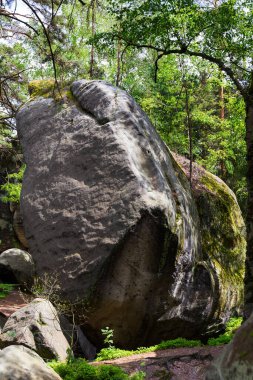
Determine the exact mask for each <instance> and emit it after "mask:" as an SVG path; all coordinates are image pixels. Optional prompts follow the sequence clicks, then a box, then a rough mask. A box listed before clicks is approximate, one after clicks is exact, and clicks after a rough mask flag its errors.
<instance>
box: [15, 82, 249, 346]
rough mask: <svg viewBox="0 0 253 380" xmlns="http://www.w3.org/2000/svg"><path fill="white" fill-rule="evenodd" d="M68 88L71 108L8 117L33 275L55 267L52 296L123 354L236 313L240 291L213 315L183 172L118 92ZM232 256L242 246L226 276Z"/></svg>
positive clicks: (37, 105)
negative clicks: (17, 144) (19, 155)
mask: <svg viewBox="0 0 253 380" xmlns="http://www.w3.org/2000/svg"><path fill="white" fill-rule="evenodd" d="M71 90H72V93H73V96H74V98H75V99H74V100H73V99H68V100H66V99H65V101H56V100H54V99H52V98H50V97H49V98H45V99H42V98H38V99H36V100H34V101H31V102H30V103H28V104H26V105H25V106H24V107H23V108H22V109H21V110H20V111H19V113H18V115H17V126H18V133H19V137H20V139H21V143H22V145H23V149H24V156H25V161H26V164H27V169H26V172H25V176H24V182H23V189H22V199H21V206H22V212H23V217H24V223H25V231H26V237H27V239H28V243H29V247H30V250H31V253H32V256H33V258H34V260H35V262H36V269H37V272H38V274H39V275H42V274H43V273H45V272H49V273H53V272H54V271H55V269H56V268H57V272H58V274H59V282H60V285H61V290H62V297H66V298H68V299H69V300H71V301H78V302H80V305H87V304H89V305H90V307H89V309H87V310H86V311H85V313H86V316H87V323H86V331H87V333H88V336H89V337H90V338H91V339H92V338H93V339H94V340H95V339H96V341H97V339H98V338H99V334H98V332H99V331H100V329H101V328H103V327H105V326H109V327H110V328H112V329H113V330H114V339H115V344H117V345H121V346H125V347H126V346H128V347H132V346H135V345H144V344H150V343H154V342H157V341H161V340H162V339H166V338H173V337H177V336H185V337H191V336H195V337H196V336H201V335H202V334H205V332H206V330H207V328H208V327H209V326H210V325H212V324H213V322H214V320H215V321H217V320H224V318H227V317H228V316H229V315H230V314H231V312H232V310H233V309H238V307H240V304H241V288H240V289H238V291H236V289H235V293H236V292H237V293H236V294H234V297H231V298H230V301H229V302H227V303H226V304H225V309H226V310H225V311H224V310H221V305H220V303H219V298H218V299H217V296H216V290H217V288H218V287H219V286H220V285H219V284H220V277H219V271H215V268H214V265H213V264H212V263H211V261H210V259H209V257H207V256H208V253H207V254H205V255H203V252H202V248H201V234H200V232H199V231H200V221H199V214H198V210H197V207H196V203H195V201H194V199H193V197H192V194H191V190H190V186H189V183H188V181H187V179H186V177H185V175H184V173H183V171H182V170H181V169H180V168H179V167H178V166H177V165H176V163H175V162H174V159H173V158H172V157H171V154H170V152H169V150H168V148H167V147H166V146H165V145H164V144H163V142H162V141H161V140H160V138H159V137H158V135H157V134H156V132H155V130H154V128H153V126H152V125H151V123H150V121H149V120H148V118H147V116H146V115H145V114H144V113H143V111H142V110H141V109H140V107H139V106H138V105H137V104H136V103H135V102H134V100H133V99H132V98H131V97H130V96H129V95H128V94H127V93H125V92H124V91H121V90H119V89H117V88H114V87H113V86H111V85H109V84H106V83H105V82H102V81H90V82H89V81H78V82H74V83H73V84H72V86H71ZM44 93H45V92H44ZM234 203H236V202H235V201H234ZM236 207H238V206H236ZM226 212H227V211H226V210H225V209H224V213H226ZM238 213H239V209H238ZM239 249H241V247H240V248H239V247H238V251H239ZM243 260H244V248H243V249H242V250H241V252H238V256H236V257H235V259H234V260H233V261H232V263H231V265H232V267H233V268H234V272H236V271H237V266H238V262H240V265H241V262H242V261H243ZM240 268H241V266H240ZM216 272H217V273H216ZM240 276H241V274H240ZM240 278H241V277H240ZM240 281H242V278H241V280H240ZM77 298H78V299H77ZM82 313H83V311H82ZM77 314H80V313H77ZM225 316H226V317H225Z"/></svg>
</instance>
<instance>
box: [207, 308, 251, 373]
mask: <svg viewBox="0 0 253 380" xmlns="http://www.w3.org/2000/svg"><path fill="white" fill-rule="evenodd" d="M252 331H253V314H251V316H250V317H249V319H247V321H246V322H244V324H243V325H242V326H241V327H240V328H239V330H238V331H237V332H236V334H235V336H234V338H233V340H232V342H230V343H229V344H228V345H227V346H226V347H225V348H224V350H223V352H222V353H221V355H220V356H219V357H218V358H217V359H216V360H215V361H214V362H213V363H212V365H211V367H210V368H209V370H208V372H207V374H206V377H205V379H206V380H231V379H233V380H242V379H243V380H251V379H253V351H252V347H253V333H252Z"/></svg>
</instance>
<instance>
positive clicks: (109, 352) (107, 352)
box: [96, 338, 201, 361]
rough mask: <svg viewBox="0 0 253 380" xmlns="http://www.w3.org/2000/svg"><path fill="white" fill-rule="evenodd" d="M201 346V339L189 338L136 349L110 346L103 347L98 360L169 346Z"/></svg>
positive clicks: (142, 352) (164, 348) (162, 348)
mask: <svg viewBox="0 0 253 380" xmlns="http://www.w3.org/2000/svg"><path fill="white" fill-rule="evenodd" d="M197 346H201V341H200V340H188V339H185V338H177V339H172V340H166V341H163V342H161V343H159V344H156V345H155V346H151V347H139V348H137V349H136V350H131V351H130V350H121V349H120V348H115V347H109V348H103V349H102V350H101V351H100V352H99V353H98V356H97V359H96V361H102V360H112V359H118V358H122V357H125V356H131V355H135V354H144V353H147V352H154V351H158V350H166V349H168V348H179V347H197Z"/></svg>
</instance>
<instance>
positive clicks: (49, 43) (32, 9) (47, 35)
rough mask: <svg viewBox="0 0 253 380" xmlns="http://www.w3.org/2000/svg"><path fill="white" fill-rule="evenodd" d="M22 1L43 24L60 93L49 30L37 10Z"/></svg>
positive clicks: (24, 0) (25, 0) (25, 1)
mask: <svg viewBox="0 0 253 380" xmlns="http://www.w3.org/2000/svg"><path fill="white" fill-rule="evenodd" d="M22 1H23V3H25V4H26V5H27V6H28V8H30V9H31V11H32V12H33V13H34V15H35V17H36V18H37V19H38V21H39V23H40V24H41V26H42V28H43V31H44V34H45V36H46V39H47V43H48V46H49V50H50V55H51V58H52V63H53V70H54V79H55V84H56V86H57V89H58V91H59V93H60V88H59V84H58V80H57V70H56V63H55V57H54V52H53V48H52V45H51V41H50V37H49V34H48V31H47V29H46V27H45V24H44V22H43V21H42V20H41V18H40V16H39V15H38V13H37V12H36V10H35V9H34V8H33V7H32V6H31V5H30V4H29V2H28V1H27V0H22Z"/></svg>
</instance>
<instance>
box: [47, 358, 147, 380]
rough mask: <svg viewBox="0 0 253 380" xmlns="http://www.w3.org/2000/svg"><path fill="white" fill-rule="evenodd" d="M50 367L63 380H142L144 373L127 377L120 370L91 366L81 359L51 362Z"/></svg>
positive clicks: (113, 367) (110, 367)
mask: <svg viewBox="0 0 253 380" xmlns="http://www.w3.org/2000/svg"><path fill="white" fill-rule="evenodd" d="M49 365H50V367H51V368H52V369H53V370H54V371H55V372H57V373H58V375H60V376H61V378H62V379H63V380H142V379H144V378H145V374H144V372H142V371H140V372H137V373H135V374H133V375H128V374H127V373H126V372H124V371H123V370H122V369H121V368H119V367H116V366H112V365H101V366H98V367H96V366H92V365H90V364H88V363H87V362H86V361H85V360H83V359H73V360H71V361H69V362H67V363H59V362H51V363H49Z"/></svg>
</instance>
